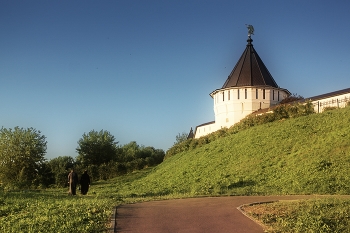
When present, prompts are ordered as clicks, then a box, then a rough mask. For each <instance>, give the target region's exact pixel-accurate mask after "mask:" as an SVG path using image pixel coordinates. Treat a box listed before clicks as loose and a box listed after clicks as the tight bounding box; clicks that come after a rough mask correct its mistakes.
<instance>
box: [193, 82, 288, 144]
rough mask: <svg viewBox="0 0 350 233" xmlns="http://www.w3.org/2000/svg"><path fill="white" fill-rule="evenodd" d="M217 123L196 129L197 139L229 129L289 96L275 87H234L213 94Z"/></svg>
mask: <svg viewBox="0 0 350 233" xmlns="http://www.w3.org/2000/svg"><path fill="white" fill-rule="evenodd" d="M210 95H211V97H212V98H213V101H214V113H215V123H212V124H207V125H203V126H199V127H197V128H196V132H195V138H199V137H202V136H204V135H207V134H210V133H212V132H215V131H217V130H219V129H220V128H224V127H226V128H229V127H230V126H232V125H234V124H236V123H237V122H239V121H240V120H242V119H243V118H244V117H246V116H247V115H249V114H250V113H252V112H254V111H256V110H258V109H264V108H268V107H270V106H272V105H275V104H277V103H278V102H280V101H281V100H283V99H284V98H286V97H287V96H288V93H287V92H286V91H285V90H284V89H280V88H273V87H265V86H264V87H233V88H227V89H219V90H216V91H214V92H212V93H211V94H210Z"/></svg>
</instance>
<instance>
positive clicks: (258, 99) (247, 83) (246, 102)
mask: <svg viewBox="0 0 350 233" xmlns="http://www.w3.org/2000/svg"><path fill="white" fill-rule="evenodd" d="M253 31H254V29H253V27H252V26H251V25H248V40H247V42H248V44H247V46H246V48H245V50H244V52H243V54H242V56H241V57H240V58H239V60H238V62H237V64H236V65H235V66H234V68H233V70H232V72H231V73H230V75H229V76H228V78H227V79H226V81H225V83H224V84H223V86H222V87H221V88H220V89H216V90H214V91H213V92H211V93H210V96H211V97H212V98H213V101H214V113H215V121H211V122H207V123H204V124H201V125H198V126H197V127H196V128H195V130H194V132H193V130H192V128H191V130H190V133H189V135H188V138H199V137H202V136H204V135H207V134H210V133H212V132H215V131H217V130H219V129H221V128H225V127H226V128H229V127H230V126H232V125H234V124H236V123H238V122H239V121H240V120H242V119H243V118H245V117H246V116H247V115H249V114H251V113H253V112H256V111H261V112H267V110H268V109H269V108H271V107H273V106H275V105H277V104H278V103H280V102H281V101H282V100H283V99H284V98H286V97H288V96H290V94H291V93H290V92H289V91H288V90H287V89H284V88H280V87H279V86H278V85H277V83H276V81H275V80H274V78H273V77H272V75H271V74H270V72H269V71H268V69H267V67H266V66H265V65H264V63H263V61H262V59H261V58H260V57H259V55H258V53H257V52H256V50H255V49H254V47H253V44H252V42H253V40H252V38H251V35H252V34H253ZM306 100H310V101H311V102H312V103H313V104H314V108H315V112H317V113H319V112H322V111H323V109H324V108H325V107H338V108H339V107H344V106H345V105H346V103H347V102H348V101H350V88H348V89H344V90H340V91H336V92H331V93H328V94H323V95H319V96H315V97H310V98H306Z"/></svg>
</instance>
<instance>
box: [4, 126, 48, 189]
mask: <svg viewBox="0 0 350 233" xmlns="http://www.w3.org/2000/svg"><path fill="white" fill-rule="evenodd" d="M45 139H46V137H45V136H44V135H41V132H40V131H37V130H36V129H33V128H27V129H23V128H19V127H15V128H14V129H13V130H12V129H6V128H1V130H0V181H1V182H2V183H3V185H4V186H8V187H31V186H37V185H38V182H39V176H40V174H39V171H44V170H45V169H41V167H42V164H43V163H44V161H45V158H44V155H45V153H46V144H47V142H46V140H45Z"/></svg>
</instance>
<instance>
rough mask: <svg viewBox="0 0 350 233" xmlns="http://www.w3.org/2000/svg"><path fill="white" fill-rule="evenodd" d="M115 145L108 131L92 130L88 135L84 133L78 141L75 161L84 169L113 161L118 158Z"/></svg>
mask: <svg viewBox="0 0 350 233" xmlns="http://www.w3.org/2000/svg"><path fill="white" fill-rule="evenodd" d="M117 144H118V142H116V141H115V138H114V136H113V135H112V134H111V133H110V132H108V131H104V130H101V131H99V132H97V131H95V130H92V131H90V132H89V133H88V134H86V133H84V134H83V136H82V138H81V139H79V141H78V147H77V149H76V150H77V152H78V153H79V155H78V157H77V161H78V162H79V163H81V164H82V165H83V166H85V167H88V166H89V165H97V166H99V165H101V164H104V163H109V162H110V161H115V160H116V159H117V156H118V153H117V152H118V147H117Z"/></svg>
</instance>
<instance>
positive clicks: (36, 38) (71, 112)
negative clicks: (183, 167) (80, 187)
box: [0, 0, 350, 159]
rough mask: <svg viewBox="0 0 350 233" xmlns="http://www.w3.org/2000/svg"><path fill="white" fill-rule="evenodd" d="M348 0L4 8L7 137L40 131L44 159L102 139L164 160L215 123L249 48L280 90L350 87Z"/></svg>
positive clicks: (117, 0) (0, 24)
mask: <svg viewBox="0 0 350 233" xmlns="http://www.w3.org/2000/svg"><path fill="white" fill-rule="evenodd" d="M349 10H350V1H348V0H344V1H342V0H329V1H321V0H317V1H316V0H315V1H313V0H300V1H280V0H278V1H270V0H264V1H262V0H258V1H253V0H251V1H246V0H244V1H236V0H235V1H233V0H228V1H221V0H212V1H206V0H196V1H194V0H173V1H170V0H169V1H164V0H147V1H145V0H113V1H107V0H103V1H97V0H95V1H89V0H84V1H77V0H76V1H75V0H69V1H64V0H59V1H58V0H57V1H55V0H52V1H47V0H42V1H38V0H33V1H24V0H22V1H16V0H1V1H0V32H1V34H0V127H1V126H2V127H5V128H14V127H15V126H19V127H23V128H28V127H33V128H35V129H37V130H40V131H41V132H42V134H43V135H45V136H46V137H47V142H48V149H47V155H46V157H47V158H48V159H50V158H54V157H58V156H64V155H67V156H72V157H75V156H76V155H77V153H76V150H75V149H76V147H77V141H78V140H79V139H80V138H81V137H82V135H83V134H84V133H85V132H86V133H87V132H89V131H91V130H97V131H100V130H102V129H103V130H107V131H109V132H110V133H111V134H113V135H114V136H115V138H116V140H117V141H119V144H121V145H124V144H126V143H129V142H130V141H136V142H137V143H138V144H140V145H145V146H153V147H155V148H159V149H164V150H167V149H168V148H169V147H171V146H172V145H173V143H174V142H175V136H176V135H177V134H178V133H182V132H189V129H190V127H193V128H194V127H195V126H196V125H199V124H202V123H205V122H208V121H212V120H214V111H213V101H212V99H211V97H210V96H209V93H210V92H212V91H213V90H215V89H219V88H221V86H222V85H223V83H224V82H225V80H226V78H227V76H228V75H229V74H230V72H231V70H232V69H233V67H234V65H235V64H236V62H237V61H238V59H239V57H240V56H241V54H242V53H243V51H244V49H245V46H246V44H247V42H246V40H247V29H246V26H245V24H252V25H253V26H254V28H255V32H254V34H255V35H253V36H252V39H253V40H254V41H253V45H254V48H255V49H256V51H257V52H258V54H259V56H260V57H261V58H262V60H263V61H264V63H265V65H266V66H267V68H268V69H269V71H270V73H271V74H272V76H273V77H274V79H275V81H276V82H277V84H278V85H279V86H280V87H281V88H286V89H288V90H289V91H290V92H291V93H296V94H298V95H302V96H304V97H311V96H315V95H319V94H324V93H328V92H332V91H337V90H340V89H344V88H349V87H350V75H349V69H350V56H349V54H350V45H349V38H350V30H349V29H350V14H349Z"/></svg>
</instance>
